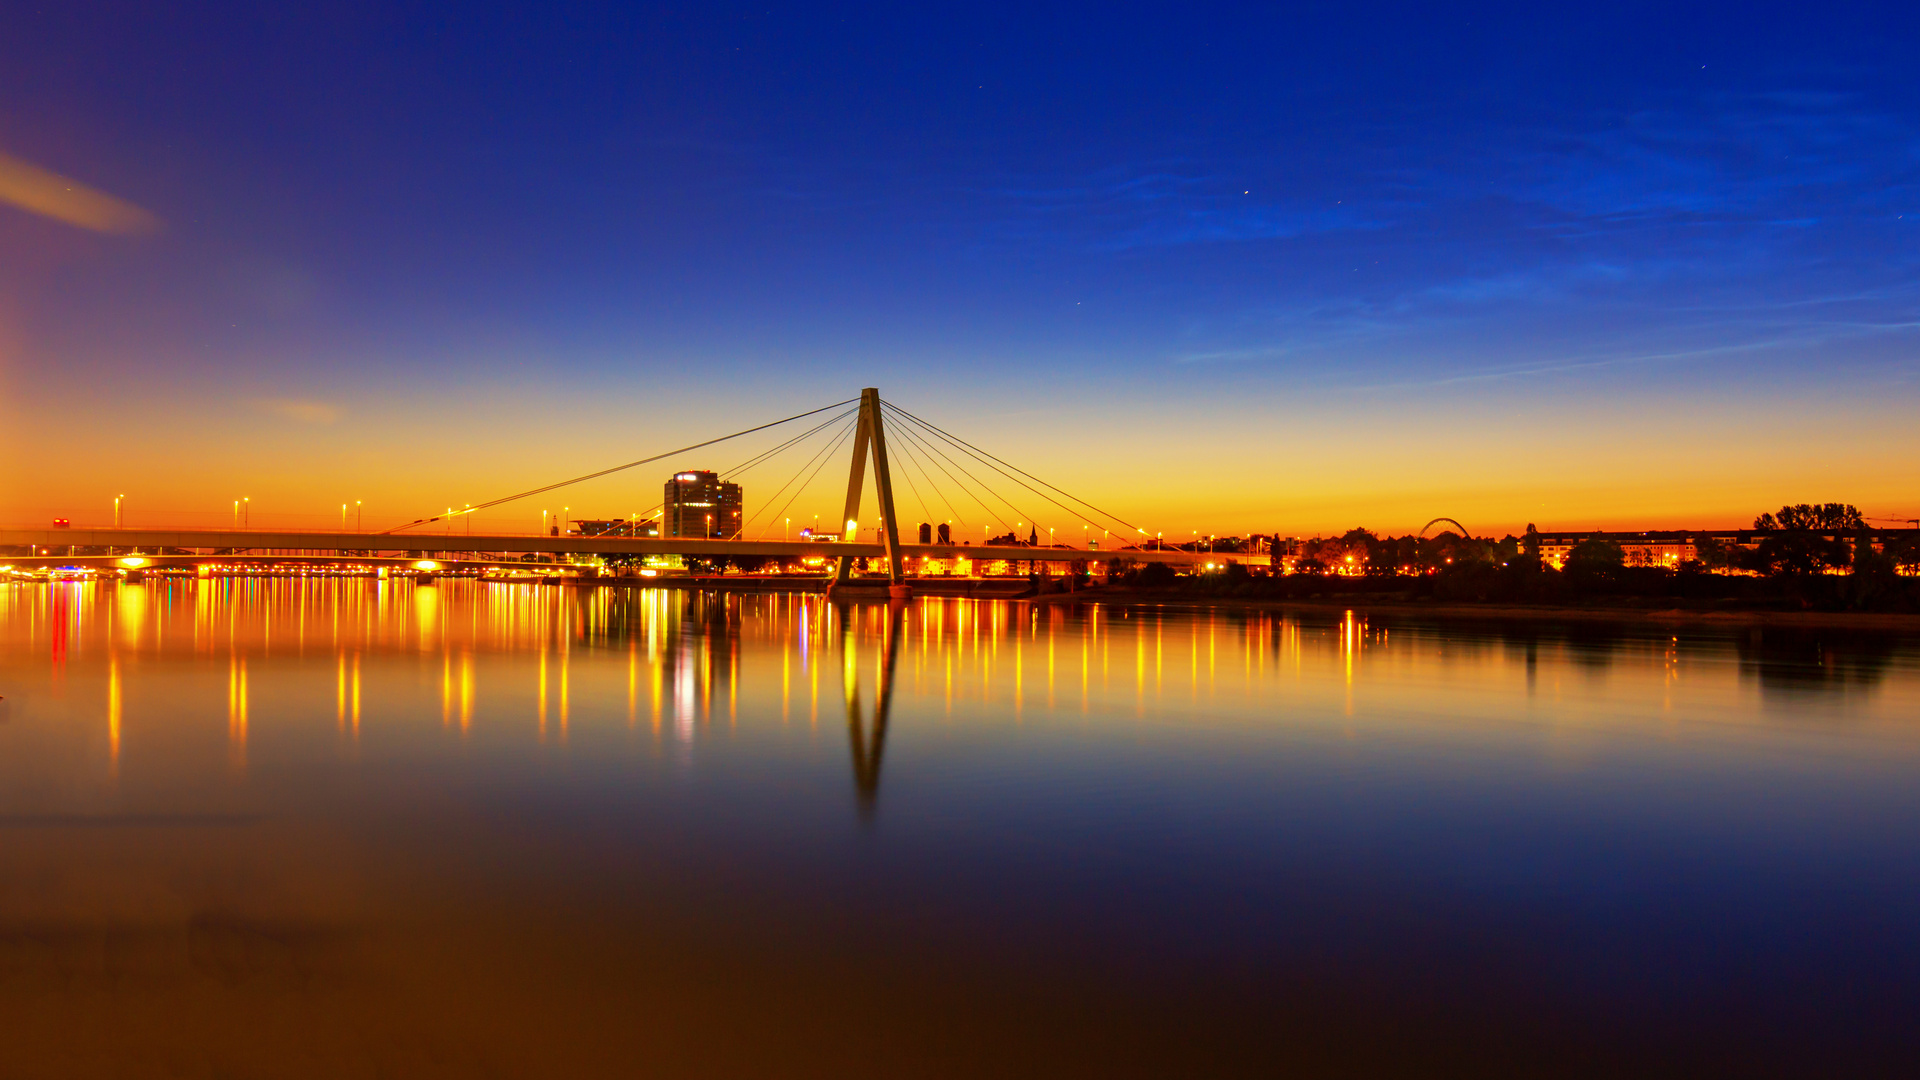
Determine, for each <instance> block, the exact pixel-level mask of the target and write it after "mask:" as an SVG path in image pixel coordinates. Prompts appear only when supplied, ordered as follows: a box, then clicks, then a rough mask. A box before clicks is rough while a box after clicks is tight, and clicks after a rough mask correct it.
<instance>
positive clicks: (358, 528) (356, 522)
mask: <svg viewBox="0 0 1920 1080" xmlns="http://www.w3.org/2000/svg"><path fill="white" fill-rule="evenodd" d="M362 516H363V512H362V511H361V509H360V500H359V499H355V500H353V531H354V532H366V531H367V527H366V526H365V525H364V524H362V523H361V521H362Z"/></svg>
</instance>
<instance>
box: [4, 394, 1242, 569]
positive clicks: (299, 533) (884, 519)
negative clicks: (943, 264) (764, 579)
mask: <svg viewBox="0 0 1920 1080" xmlns="http://www.w3.org/2000/svg"><path fill="white" fill-rule="evenodd" d="M855 400H856V399H848V400H847V401H843V402H840V403H838V404H837V405H829V406H826V407H824V408H821V409H815V410H812V411H810V412H806V413H800V414H798V415H797V416H793V417H788V418H787V419H785V420H779V421H775V422H773V423H771V424H763V425H760V426H758V427H754V428H749V429H747V430H746V431H743V432H737V433H735V434H733V435H726V436H722V437H720V438H717V439H710V440H707V441H706V442H702V443H698V444H695V445H694V446H692V447H685V448H681V449H679V450H673V451H668V452H666V453H663V454H658V455H654V456H652V457H648V458H644V459H641V460H640V461H636V462H630V463H628V464H625V465H620V466H616V467H614V468H611V469H603V470H600V471H598V472H594V473H589V474H587V475H585V476H581V477H576V478H574V479H571V480H564V481H561V482H559V483H556V484H549V485H546V486H543V487H540V488H535V489H533V490H531V491H526V492H521V493H519V494H516V495H509V496H506V497H504V498H500V499H495V500H492V501H490V502H486V503H482V504H479V505H477V506H472V507H469V508H465V509H462V510H459V511H454V512H450V513H448V514H441V515H434V516H429V517H424V518H420V519H417V520H415V521H412V522H409V523H407V524H406V525H403V526H399V527H397V528H394V529H388V530H384V531H381V532H365V531H358V530H355V531H346V530H276V529H248V528H232V529H181V528H111V529H108V528H48V529H0V547H5V548H19V549H25V551H24V552H23V554H21V555H17V556H0V558H4V559H6V561H9V562H11V563H13V564H14V565H17V566H29V565H39V566H47V565H54V566H67V565H87V564H100V565H114V564H116V563H120V562H121V560H122V559H123V558H125V557H138V558H141V559H143V560H145V561H144V562H142V563H141V564H139V565H140V566H142V567H143V568H160V567H163V566H169V565H182V564H192V563H208V562H226V561H230V560H233V559H235V558H242V559H261V560H266V561H296V560H297V561H306V562H342V563H354V564H362V565H367V564H377V563H382V562H394V561H406V560H419V559H427V558H432V559H435V560H443V559H448V560H451V561H454V562H457V563H460V564H463V565H474V564H484V565H490V566H517V565H524V564H521V563H517V562H501V561H499V560H498V558H496V559H494V560H491V561H488V560H477V559H468V560H460V559H452V557H453V556H456V555H460V554H470V555H478V554H481V553H486V554H490V555H494V556H496V557H498V556H506V555H528V554H544V555H584V556H600V557H603V558H604V557H609V556H648V555H680V556H691V557H696V558H709V559H714V558H726V557H745V558H769V559H780V560H819V561H821V562H822V563H823V564H825V565H827V566H829V567H830V570H827V571H825V573H826V574H830V575H831V579H832V581H833V583H835V584H839V585H844V584H848V583H850V581H851V580H852V571H853V565H854V560H856V559H877V560H882V561H883V562H884V564H885V566H886V571H887V581H888V585H889V587H890V589H891V590H892V591H893V593H894V595H898V596H905V595H907V594H908V592H909V591H910V585H909V583H908V580H907V577H908V575H907V569H908V568H907V565H906V561H907V560H910V559H933V560H942V561H950V560H959V559H966V560H969V561H971V562H973V563H974V564H976V565H978V564H981V563H994V562H1001V561H1005V562H1008V563H1022V562H1025V563H1041V562H1045V563H1066V562H1076V561H1081V562H1086V563H1089V564H1104V563H1109V562H1111V561H1113V560H1121V559H1124V560H1127V561H1130V562H1135V563H1154V562H1157V563H1168V564H1171V565H1174V566H1183V567H1191V566H1195V565H1203V564H1206V563H1217V562H1221V561H1224V557H1223V556H1219V555H1213V554H1208V553H1204V552H1193V551H1179V550H1170V549H1165V548H1160V547H1154V548H1144V547H1138V546H1124V547H1116V548H1112V549H1104V548H1094V547H1072V546H1068V545H1062V544H1023V543H1017V542H1016V543H1013V544H1004V543H1002V544H992V543H985V544H956V543H944V544H942V543H935V544H912V543H904V542H902V541H901V539H900V528H899V521H900V519H899V514H898V512H897V510H896V506H895V498H894V486H893V464H894V463H893V461H892V460H891V457H890V455H889V450H888V441H887V439H888V434H889V431H888V423H887V421H888V417H890V416H891V417H893V418H894V419H895V420H897V421H904V422H905V424H906V425H907V426H905V430H903V431H902V435H903V436H904V440H905V441H904V443H902V444H897V445H901V446H902V447H903V448H906V449H908V453H909V457H910V462H911V464H912V465H915V466H918V467H919V469H920V474H921V476H922V479H923V480H924V482H925V483H926V484H927V485H928V487H929V488H930V489H931V490H932V491H934V493H935V494H936V496H937V497H939V498H940V499H942V500H944V501H945V502H946V504H947V505H948V506H949V507H950V508H951V507H953V506H954V505H955V504H954V502H953V499H952V495H951V493H950V491H949V490H947V489H948V488H957V489H958V490H959V491H960V492H962V493H964V494H965V495H967V496H971V497H972V498H973V499H974V500H975V501H976V502H977V503H978V504H979V505H980V506H981V507H982V508H984V509H986V511H987V514H988V518H987V521H988V523H989V524H991V523H992V522H993V521H995V520H996V519H997V518H998V519H1001V520H1000V524H1001V525H1006V524H1007V521H1005V520H1004V518H1005V517H1006V515H1004V514H996V513H995V511H994V509H993V507H992V505H991V504H990V503H989V501H988V499H987V498H982V495H981V493H984V494H985V495H986V496H988V497H990V498H997V499H999V500H1000V502H1001V503H1003V504H1005V505H1006V506H1008V507H1009V508H1012V509H1014V510H1016V511H1017V510H1018V507H1017V506H1015V504H1013V503H1012V502H1011V500H1009V499H1007V498H1006V497H1005V496H1004V495H1002V494H1000V493H998V492H996V491H995V490H994V487H993V486H992V485H990V484H989V483H987V482H985V481H983V480H982V479H981V477H980V475H979V473H981V472H988V471H989V470H990V471H991V473H992V474H993V475H995V476H997V477H1000V478H1002V479H1004V480H1011V482H1013V483H1014V484H1017V485H1019V486H1020V487H1021V488H1023V489H1024V490H1025V492H1026V493H1027V494H1026V495H1023V496H1022V497H1023V498H1028V497H1038V498H1040V499H1043V500H1045V501H1046V502H1047V503H1048V504H1050V505H1051V506H1053V507H1055V508H1057V510H1059V511H1060V512H1062V513H1063V514H1064V515H1066V516H1067V517H1069V518H1074V519H1078V520H1079V521H1081V522H1086V523H1089V527H1091V528H1100V529H1102V530H1103V532H1120V534H1121V535H1125V536H1135V535H1137V536H1139V537H1141V538H1142V539H1144V537H1145V533H1144V531H1143V530H1140V529H1138V528H1137V527H1135V526H1133V525H1131V524H1130V523H1128V522H1126V521H1125V520H1124V519H1121V518H1119V517H1117V516H1115V515H1113V514H1111V513H1108V512H1107V511H1105V510H1101V509H1100V508H1098V507H1095V506H1093V505H1092V504H1091V503H1087V502H1085V501H1084V500H1082V499H1079V498H1077V497H1075V496H1072V495H1070V494H1068V493H1066V492H1065V491H1062V490H1061V489H1060V488H1057V487H1055V486H1054V485H1052V484H1048V483H1046V482H1045V481H1043V480H1040V479H1039V478H1038V477H1035V476H1033V475H1032V474H1031V473H1027V472H1025V471H1023V470H1020V469H1018V468H1016V467H1014V466H1012V465H1010V464H1008V463H1007V462H1005V461H1003V460H1002V459H1000V458H998V457H995V456H993V455H991V454H988V453H986V452H985V451H983V450H980V449H979V448H978V447H975V446H973V445H972V444H971V443H967V442H965V441H964V440H962V439H960V438H958V437H957V436H954V435H952V434H950V433H948V432H946V431H944V430H943V429H940V428H938V427H935V426H933V425H932V424H930V423H928V422H927V421H924V420H921V419H920V418H918V417H915V416H914V415H913V414H911V413H908V412H906V411H905V410H902V409H899V408H898V407H897V406H894V405H893V404H892V403H891V402H885V401H882V400H881V398H880V391H879V390H878V389H876V388H872V387H869V388H867V389H865V390H862V391H861V393H860V397H859V398H858V399H857V405H856V404H855ZM849 405H851V406H853V407H852V408H848V409H845V410H844V411H843V412H841V413H840V414H839V415H838V416H835V417H832V418H831V419H829V420H827V421H825V422H822V423H820V424H817V425H816V426H815V427H814V428H813V429H812V430H810V431H807V432H804V433H802V434H801V435H798V436H795V437H793V438H791V439H788V440H787V441H786V442H784V443H782V444H781V445H780V446H778V447H776V448H775V449H774V450H772V451H768V452H767V453H765V454H761V455H757V456H756V457H755V458H754V459H752V461H751V462H750V463H749V464H748V465H746V466H742V469H744V468H747V467H751V466H753V465H758V464H762V463H764V462H765V461H767V460H770V459H771V458H772V457H774V456H775V455H777V454H779V453H781V452H783V451H786V450H790V449H792V448H794V447H795V446H798V445H800V444H802V443H803V442H804V441H805V440H807V439H808V438H810V437H813V436H815V435H818V434H820V433H822V432H828V433H829V434H832V432H831V431H830V430H829V429H830V428H832V427H833V426H834V425H836V424H838V425H840V428H839V431H838V438H837V439H834V440H833V441H831V442H828V443H827V444H826V446H825V447H824V449H823V450H822V451H821V452H817V453H815V454H814V455H813V457H811V458H809V459H808V461H807V463H806V464H805V465H803V466H802V467H801V473H805V472H806V471H807V470H808V469H811V470H812V473H811V475H809V477H808V479H809V482H810V481H811V477H812V476H817V475H818V473H819V472H820V469H821V468H823V467H824V466H825V465H826V464H827V458H829V457H830V454H831V451H832V449H834V448H835V447H837V446H839V445H842V444H843V443H844V442H845V441H846V439H847V438H848V437H851V438H852V441H853V457H852V462H851V468H850V471H849V473H848V480H847V489H846V501H845V504H844V505H845V513H844V514H843V515H842V520H843V521H844V522H845V523H846V525H847V526H849V528H848V530H847V533H846V535H845V537H844V538H843V539H839V540H825V539H820V540H815V539H802V540H767V539H748V538H746V537H745V535H744V533H745V531H746V530H745V527H744V526H743V527H742V528H741V529H740V530H739V531H738V532H736V534H735V535H734V536H732V537H726V538H721V537H707V536H701V537H684V536H681V537H638V536H617V535H580V534H568V535H552V534H548V535H541V534H538V533H535V534H525V533H466V532H453V531H451V523H452V519H454V518H458V517H461V516H465V515H469V514H472V513H474V512H476V511H478V510H482V509H486V508H488V507H492V506H497V505H500V504H503V503H507V502H511V501H514V500H518V499H523V498H527V497H529V496H532V495H537V494H542V493H545V492H548V491H552V490H555V489H557V488H560V487H564V486H567V485H570V484H575V483H580V482H582V481H585V480H591V479H596V478H599V477H602V476H606V475H609V474H611V473H615V472H619V471H622V470H625V469H631V468H634V467H636V466H639V465H644V464H648V463H651V462H656V461H661V460H664V459H666V458H668V457H672V456H675V455H678V454H682V453H686V452H688V451H691V450H695V449H700V448H703V447H706V446H711V445H714V444H716V443H721V442H725V441H728V440H730V439H735V438H739V437H741V436H744V435H748V434H751V433H754V432H758V431H763V430H767V429H770V428H775V427H778V426H780V425H782V424H787V423H792V422H794V421H797V420H800V419H802V418H806V417H811V416H815V415H817V414H819V413H822V412H829V411H831V410H834V409H837V408H841V407H842V406H849ZM950 450H953V451H957V452H958V456H956V455H955V454H952V453H949V451H950ZM941 459H944V462H943V461H942V460H941ZM929 462H931V464H932V465H933V466H934V468H932V469H930V468H928V467H927V466H928V463H929ZM967 465H972V466H973V469H974V470H977V471H971V470H969V469H968V468H967V467H966V466H967ZM949 466H951V467H949ZM869 468H871V470H872V473H873V479H874V488H875V492H874V494H875V496H876V497H877V501H878V504H879V506H878V514H879V521H878V525H879V528H878V536H877V537H876V539H875V540H873V541H870V542H862V541H860V540H858V539H857V535H858V529H857V523H858V521H859V518H860V513H861V501H862V496H863V493H864V487H865V482H866V474H867V471H868V470H869ZM935 470H938V471H939V472H940V473H941V474H943V475H944V477H945V480H946V481H947V483H942V482H940V480H939V478H937V477H936V476H935V475H934V473H935ZM735 471H738V470H735ZM956 471H957V472H958V473H959V474H960V475H964V476H966V477H967V478H968V480H969V481H971V484H969V483H968V482H966V481H962V480H960V479H959V476H958V475H956ZM801 473H796V474H795V480H793V481H789V482H788V485H786V486H783V487H782V488H781V490H780V491H778V492H776V493H775V495H774V499H778V498H779V497H780V496H781V495H782V494H784V493H785V492H786V490H787V487H790V486H791V485H792V484H793V483H795V482H796V481H798V479H799V477H800V475H801ZM908 479H909V483H910V484H913V485H914V487H913V490H914V493H915V496H916V498H918V499H920V500H921V505H922V507H923V508H926V507H927V506H928V504H927V503H926V499H925V493H923V492H921V491H920V490H919V487H918V483H916V482H914V481H912V479H911V475H910V474H909V477H908ZM804 489H805V485H804V484H803V485H802V486H801V489H800V490H796V491H794V493H793V495H792V496H790V497H789V498H788V500H787V505H791V504H792V501H793V499H794V498H797V497H798V496H799V494H800V491H801V490H804ZM769 505H772V503H771V501H770V503H769ZM756 516H757V515H756ZM929 516H931V514H929ZM1022 520H1024V521H1031V520H1032V518H1031V517H1026V518H1023V519H1022ZM436 524H438V525H441V526H442V527H443V530H444V531H441V532H428V531H410V530H416V529H420V528H421V527H431V526H433V525H436ZM1015 524H1018V523H1017V522H1016V523H1015ZM1115 525H1118V526H1120V529H1119V530H1115V529H1113V526H1115ZM1036 534H1037V527H1036ZM81 548H88V549H95V548H99V549H106V550H107V551H109V552H111V553H112V554H107V555H91V554H90V555H78V554H76V549H81ZM448 568H449V569H451V568H452V567H448Z"/></svg>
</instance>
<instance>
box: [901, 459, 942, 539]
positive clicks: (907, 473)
mask: <svg viewBox="0 0 1920 1080" xmlns="http://www.w3.org/2000/svg"><path fill="white" fill-rule="evenodd" d="M900 475H901V476H904V477H906V478H907V487H908V488H909V489H911V490H912V491H913V497H914V498H915V499H918V500H919V502H920V512H921V513H923V514H925V515H927V520H928V521H932V520H933V511H931V510H929V509H927V500H926V497H925V496H923V495H921V494H920V485H919V484H916V483H914V482H913V470H912V469H902V470H900ZM893 525H894V528H896V529H897V528H899V527H900V523H899V522H897V521H896V522H894V523H893ZM929 527H931V526H929Z"/></svg>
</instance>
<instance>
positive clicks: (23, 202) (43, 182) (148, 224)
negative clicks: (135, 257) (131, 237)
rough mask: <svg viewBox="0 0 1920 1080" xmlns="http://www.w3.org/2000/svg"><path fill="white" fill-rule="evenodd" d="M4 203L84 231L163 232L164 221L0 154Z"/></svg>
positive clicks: (34, 166)
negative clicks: (161, 224)
mask: <svg viewBox="0 0 1920 1080" xmlns="http://www.w3.org/2000/svg"><path fill="white" fill-rule="evenodd" d="M0 202H4V203H10V204H12V205H13V206H16V207H19V208H20V209H22V210H25V211H27V212H28V213H33V214H39V215H41V216H42V217H49V218H52V219H54V220H55V221H64V222H66V223H67V224H68V225H75V226H78V227H80V228H82V229H90V230H92V231H94V232H100V233H118V234H122V235H126V234H134V233H148V232H153V231H155V230H157V229H159V228H160V219H159V218H157V217H155V216H154V215H153V214H151V213H148V212H147V211H145V210H142V209H141V208H140V207H138V206H135V205H133V204H132V203H130V202H127V201H126V200H125V199H118V198H115V197H113V196H112V195H109V194H107V193H106V192H104V191H95V190H94V189H93V188H90V187H88V186H87V185H85V184H83V183H81V182H80V181H78V180H75V179H73V178H71V177H66V176H61V175H60V174H59V173H56V172H49V171H47V170H46V169H43V168H41V167H40V166H38V165H35V164H33V163H32V162H29V161H22V160H20V159H19V158H16V157H8V156H7V155H6V154H0Z"/></svg>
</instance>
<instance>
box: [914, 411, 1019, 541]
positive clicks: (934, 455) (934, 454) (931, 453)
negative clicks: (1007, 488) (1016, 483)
mask: <svg viewBox="0 0 1920 1080" xmlns="http://www.w3.org/2000/svg"><path fill="white" fill-rule="evenodd" d="M897 434H899V435H900V437H901V440H902V441H901V445H902V446H907V445H915V444H917V445H918V446H919V447H920V448H921V450H922V452H924V453H926V454H927V455H928V459H929V460H931V461H933V464H934V467H935V468H937V469H939V470H940V471H941V472H942V473H945V474H946V477H947V479H949V480H951V481H953V486H955V487H957V488H959V489H960V493H961V494H963V495H965V496H966V497H968V498H970V499H972V500H973V501H974V502H977V503H979V504H980V509H982V510H985V511H986V512H987V521H988V522H989V523H991V522H995V521H998V522H999V523H1000V524H1002V525H1006V526H1007V527H1008V529H1009V530H1011V529H1012V524H1011V523H1010V522H1008V521H1007V520H1006V518H1004V517H1002V516H1001V515H1000V512H999V511H997V510H995V509H994V508H993V507H992V506H991V505H990V504H989V503H988V502H987V501H986V500H985V499H982V498H981V497H980V496H978V495H975V494H974V493H973V489H971V488H969V487H967V485H966V484H965V483H963V482H962V481H961V480H960V478H959V477H957V476H955V475H953V472H952V470H950V469H948V468H947V467H946V466H945V465H942V464H941V463H940V461H939V460H938V458H946V460H947V461H948V462H950V463H952V464H953V466H954V468H956V469H960V471H961V472H962V473H965V474H966V475H967V476H968V477H969V478H971V477H972V474H971V473H967V472H966V470H965V469H963V468H961V467H960V464H959V463H958V462H955V461H953V459H952V458H950V457H947V455H945V454H943V453H940V451H939V449H938V448H937V447H934V446H931V445H928V444H927V443H926V442H925V441H923V440H922V439H921V438H920V436H919V435H917V434H915V433H914V430H913V429H912V428H910V427H901V428H898V429H897ZM974 483H976V484H978V483H979V481H978V480H975V481H974ZM981 488H982V490H986V491H987V494H989V495H993V494H994V493H993V491H992V490H990V489H987V488H986V486H985V485H984V484H982V485H981ZM994 497H995V498H999V496H997V495H995V496H994ZM1001 501H1002V502H1006V500H1005V499H1001ZM949 505H951V504H949ZM1007 505H1009V506H1012V505H1013V504H1012V503H1007ZM1019 509H1020V508H1019V507H1017V506H1015V507H1014V512H1015V513H1018V512H1019ZM969 527H971V526H969Z"/></svg>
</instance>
